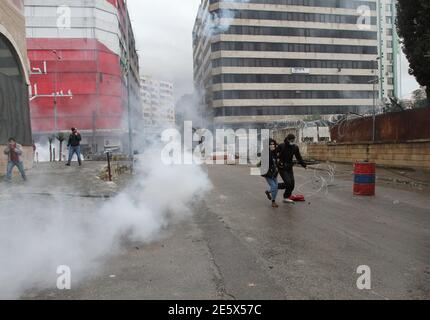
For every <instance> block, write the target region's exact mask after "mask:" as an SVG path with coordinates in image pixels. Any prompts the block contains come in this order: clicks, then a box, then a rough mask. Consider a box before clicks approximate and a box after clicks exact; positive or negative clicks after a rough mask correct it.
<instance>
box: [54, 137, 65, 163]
mask: <svg viewBox="0 0 430 320" xmlns="http://www.w3.org/2000/svg"><path fill="white" fill-rule="evenodd" d="M56 138H57V140H58V141H59V142H60V151H59V159H60V160H59V161H60V162H61V161H62V159H61V156H62V155H63V142H64V140H66V134H65V133H64V132H59V133H58V134H57V137H56Z"/></svg>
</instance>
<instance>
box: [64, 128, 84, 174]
mask: <svg viewBox="0 0 430 320" xmlns="http://www.w3.org/2000/svg"><path fill="white" fill-rule="evenodd" d="M81 141H82V137H81V134H80V133H79V132H78V129H76V128H72V134H71V135H70V137H69V142H68V144H67V147H68V148H69V161H68V162H67V163H66V166H69V167H70V165H71V163H72V159H73V156H74V155H75V154H76V156H77V157H78V162H79V166H82V160H81Z"/></svg>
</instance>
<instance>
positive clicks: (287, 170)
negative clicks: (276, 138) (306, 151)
mask: <svg viewBox="0 0 430 320" xmlns="http://www.w3.org/2000/svg"><path fill="white" fill-rule="evenodd" d="M295 141H296V137H295V136H294V135H293V134H290V135H288V137H287V138H286V139H285V141H284V143H283V144H280V145H279V147H278V149H277V154H278V169H279V175H280V176H281V177H282V180H284V183H285V193H284V202H285V203H294V201H293V200H291V199H290V197H291V196H292V194H293V191H294V188H295V179H294V171H293V167H294V162H293V158H294V157H296V159H297V161H298V163H299V164H300V165H301V166H302V167H303V168H305V169H306V163H305V162H304V161H303V158H302V155H301V154H300V149H299V147H298V146H297V145H296V144H295Z"/></svg>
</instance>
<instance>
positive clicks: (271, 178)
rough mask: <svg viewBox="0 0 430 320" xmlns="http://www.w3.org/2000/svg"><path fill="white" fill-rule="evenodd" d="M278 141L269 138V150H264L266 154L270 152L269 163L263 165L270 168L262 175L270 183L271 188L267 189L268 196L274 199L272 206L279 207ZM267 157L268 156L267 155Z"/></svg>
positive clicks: (271, 199)
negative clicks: (277, 201) (277, 198)
mask: <svg viewBox="0 0 430 320" xmlns="http://www.w3.org/2000/svg"><path fill="white" fill-rule="evenodd" d="M277 146H278V145H277V143H276V141H275V140H273V139H270V140H269V150H268V151H266V150H265V151H264V152H263V154H266V155H267V153H266V152H268V153H269V164H268V165H266V166H263V167H266V168H268V171H267V172H266V173H264V174H263V175H262V177H263V178H265V179H266V181H267V184H268V185H269V190H267V191H266V196H267V198H268V199H269V200H270V201H272V208H279V206H278V204H277V203H276V197H277V196H278V174H279V173H278V168H277V165H276V148H277ZM266 157H267V156H266Z"/></svg>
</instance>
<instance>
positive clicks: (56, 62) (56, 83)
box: [52, 50, 61, 134]
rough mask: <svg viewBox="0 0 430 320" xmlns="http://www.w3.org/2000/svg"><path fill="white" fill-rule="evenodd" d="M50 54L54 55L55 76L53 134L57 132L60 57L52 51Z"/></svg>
mask: <svg viewBox="0 0 430 320" xmlns="http://www.w3.org/2000/svg"><path fill="white" fill-rule="evenodd" d="M52 53H53V54H55V57H56V59H55V69H56V70H55V76H54V134H55V133H57V131H58V120H57V118H58V110H57V101H58V100H57V96H58V92H57V91H58V61H60V60H61V57H60V56H59V55H58V52H57V51H56V50H52Z"/></svg>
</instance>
